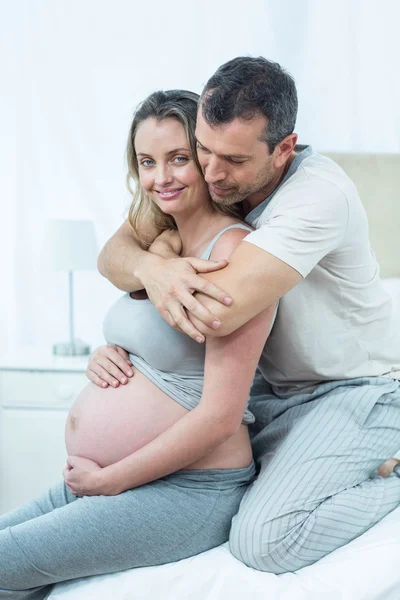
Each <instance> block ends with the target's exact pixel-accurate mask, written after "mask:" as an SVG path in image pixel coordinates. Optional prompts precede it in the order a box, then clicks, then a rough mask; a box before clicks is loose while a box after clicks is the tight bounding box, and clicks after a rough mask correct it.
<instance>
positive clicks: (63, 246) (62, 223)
mask: <svg viewBox="0 0 400 600" xmlns="http://www.w3.org/2000/svg"><path fill="white" fill-rule="evenodd" d="M97 254H98V249H97V243H96V237H95V232H94V225H93V222H92V221H68V220H50V221H48V223H47V230H46V234H45V240H44V244H43V250H42V260H43V264H44V266H45V267H46V268H47V269H49V270H51V271H86V270H92V269H95V268H96V265H97Z"/></svg>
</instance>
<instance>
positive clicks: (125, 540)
mask: <svg viewBox="0 0 400 600" xmlns="http://www.w3.org/2000/svg"><path fill="white" fill-rule="evenodd" d="M197 101H198V96H197V95H196V94H193V93H191V92H185V91H179V90H172V91H169V92H156V93H154V94H152V95H151V96H149V98H147V99H146V100H145V101H144V102H143V103H142V104H141V105H140V106H139V108H138V110H137V111H136V114H135V116H134V119H133V123H132V126H131V129H130V133H129V139H128V163H129V175H130V177H132V178H133V179H134V180H135V182H136V190H135V193H134V199H133V202H132V206H131V209H130V222H131V225H132V227H133V229H134V231H135V232H136V234H137V236H138V239H140V241H141V242H142V243H143V245H144V246H145V247H150V249H151V251H153V252H156V251H157V246H158V245H160V244H162V239H163V235H164V236H168V235H169V234H168V230H170V229H173V230H176V231H177V232H178V233H179V237H178V236H177V237H175V238H174V243H175V244H178V245H179V246H180V247H179V248H178V251H180V254H181V256H183V257H194V258H190V259H189V258H188V260H189V261H195V259H196V257H197V258H203V259H209V258H211V259H213V260H216V261H221V260H224V259H227V258H228V257H229V255H230V253H231V252H232V250H233V249H234V247H235V246H236V245H237V244H238V243H239V242H240V241H241V240H242V238H243V237H244V236H245V235H246V234H247V233H248V231H249V228H248V227H247V226H245V225H243V224H242V223H241V222H240V220H239V219H238V217H237V216H235V215H234V214H232V211H231V209H222V210H221V209H220V208H219V207H217V206H216V205H214V204H213V202H212V201H211V199H210V197H209V195H208V190H207V186H206V184H205V182H204V180H203V178H202V175H201V171H200V168H199V165H198V163H197V158H196V152H195V138H194V127H195V120H196V109H197ZM150 213H152V214H155V216H156V223H157V227H156V230H154V229H152V228H150V227H149V229H148V232H147V233H146V236H147V237H145V238H142V237H141V235H143V231H144V230H145V229H144V227H143V223H146V222H147V221H150V220H149V219H148V215H149V214H150ZM151 221H153V219H151ZM139 224H140V231H141V232H142V234H139ZM163 231H166V233H164V234H163V233H162V232H163ZM158 234H161V237H160V238H158V239H157V241H156V242H154V240H155V238H156V237H157V235H158ZM179 240H180V241H179ZM153 242H154V244H153V245H152V243H153ZM216 266H217V267H220V266H221V264H220V263H217V265H216ZM272 319H273V314H272V312H271V311H265V312H264V313H261V314H260V315H259V316H258V317H256V318H255V319H253V320H252V321H250V322H249V323H247V324H246V325H244V326H243V327H242V328H241V329H239V330H238V331H236V332H234V333H233V334H231V335H228V336H226V337H225V338H216V339H207V340H206V343H205V344H198V343H197V342H195V341H194V340H192V339H191V338H189V337H188V336H186V335H184V334H183V333H181V332H179V331H177V330H175V329H173V328H171V327H170V326H169V325H168V324H167V323H166V322H165V321H164V320H163V319H162V318H161V316H160V315H159V313H158V311H157V309H156V308H155V307H154V306H153V305H152V304H151V302H150V301H149V300H148V299H147V298H146V297H144V293H143V292H141V293H136V294H135V293H131V294H129V293H127V294H125V295H124V296H122V297H121V298H120V300H119V301H118V302H117V303H116V304H115V305H114V306H113V307H112V308H111V309H110V311H109V312H108V314H107V316H106V318H105V321H104V334H105V338H106V341H107V342H108V343H109V344H115V345H118V346H119V347H121V348H124V349H125V350H126V351H127V352H129V357H130V360H131V362H132V364H133V367H134V371H135V374H134V376H133V377H132V378H131V379H129V381H128V383H127V385H124V386H119V387H107V388H106V389H102V388H101V387H99V386H97V385H95V384H94V383H89V384H88V386H87V387H86V388H85V389H84V390H83V391H82V392H81V394H80V395H79V397H78V398H77V400H76V402H75V404H74V405H73V407H72V409H71V411H70V414H69V416H68V420H67V426H66V445H67V451H68V454H69V458H68V464H67V467H66V468H65V470H64V479H65V480H64V481H62V482H60V483H59V484H57V485H55V486H54V487H52V488H51V489H50V490H48V491H47V492H46V493H45V494H44V495H43V496H41V497H39V498H37V499H35V500H32V501H31V502H28V503H27V504H25V505H23V506H21V507H19V508H17V509H15V510H14V511H12V512H10V513H8V514H5V515H3V516H0V598H1V599H5V598H7V599H13V600H22V599H24V600H25V599H29V600H39V599H42V598H44V597H45V596H46V595H47V594H48V593H49V591H50V589H51V585H52V584H54V583H56V582H59V581H65V580H69V579H74V578H77V577H84V576H89V575H94V574H100V573H111V572H116V571H121V570H124V569H129V568H133V567H141V566H150V565H158V564H163V563H167V562H171V561H176V560H179V559H182V558H186V557H188V556H192V555H194V554H197V553H199V552H203V551H205V550H207V549H209V548H212V547H214V546H216V545H219V544H221V543H223V542H225V541H226V540H227V539H228V535H229V529H230V524H231V519H232V517H233V516H234V515H235V513H236V512H237V510H238V507H239V503H240V500H241V498H242V496H243V494H244V492H245V490H246V487H247V485H248V484H249V483H250V482H251V481H252V480H253V478H254V465H253V461H252V455H251V447H250V442H249V437H248V432H247V424H248V423H250V422H252V420H253V416H252V414H251V413H250V412H249V411H248V410H247V408H246V406H247V400H248V394H249V389H250V386H251V383H252V379H253V376H254V372H255V369H256V365H257V362H258V359H259V356H260V354H261V351H262V348H263V345H264V343H265V340H266V337H267V334H268V331H269V329H270V326H271V322H272Z"/></svg>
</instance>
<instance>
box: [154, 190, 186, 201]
mask: <svg viewBox="0 0 400 600" xmlns="http://www.w3.org/2000/svg"><path fill="white" fill-rule="evenodd" d="M184 189H185V188H175V189H174V190H164V191H161V190H155V191H156V192H157V194H158V195H159V196H160V198H161V199H162V200H172V199H173V198H176V197H177V196H179V194H180V193H181V192H183V190H184Z"/></svg>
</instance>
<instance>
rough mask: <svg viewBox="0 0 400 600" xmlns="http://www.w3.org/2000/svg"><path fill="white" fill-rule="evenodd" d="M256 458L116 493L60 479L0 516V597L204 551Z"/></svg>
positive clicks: (23, 596)
mask: <svg viewBox="0 0 400 600" xmlns="http://www.w3.org/2000/svg"><path fill="white" fill-rule="evenodd" d="M254 473H255V469H254V464H253V463H252V464H251V465H250V466H249V467H247V468H244V469H209V470H185V471H178V472H177V473H173V474H172V475H169V476H168V477H164V478H162V479H158V480H157V481H153V482H151V483H149V484H146V485H143V486H141V487H138V488H135V489H132V490H127V491H125V492H123V493H122V494H119V495H118V496H84V497H83V498H76V497H75V496H73V495H72V494H71V493H70V491H69V490H68V488H67V487H66V486H65V484H64V482H62V483H59V484H57V485H55V486H54V487H52V488H50V489H49V490H48V491H47V492H46V493H45V494H43V495H42V496H41V497H39V498H37V499H36V500H32V501H30V502H28V503H27V504H24V505H23V506H21V507H19V508H17V509H15V510H14V511H11V512H9V513H7V514H5V515H2V516H0V598H1V599H5V598H7V599H12V600H27V599H29V600H42V599H43V598H45V596H46V595H47V594H48V593H49V592H50V591H51V586H52V584H54V583H56V582H58V581H66V580H68V579H75V578H78V577H85V576H88V575H96V574H101V573H113V572H116V571H123V570H125V569H131V568H133V567H143V566H151V565H160V564H163V563H168V562H172V561H176V560H180V559H182V558H187V557H189V556H193V555H195V554H198V553H200V552H204V551H205V550H208V549H210V548H213V547H215V546H217V545H219V544H222V543H223V542H226V541H227V539H228V537H229V530H230V527H231V521H232V517H233V516H234V515H235V514H236V512H237V510H238V508H239V504H240V501H241V499H242V496H243V494H244V492H245V490H246V487H247V486H248V485H249V483H251V481H252V480H253V479H254Z"/></svg>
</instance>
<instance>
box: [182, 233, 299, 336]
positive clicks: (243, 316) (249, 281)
mask: <svg viewBox="0 0 400 600" xmlns="http://www.w3.org/2000/svg"><path fill="white" fill-rule="evenodd" d="M202 277H203V278H205V279H207V281H210V282H212V283H214V284H215V285H218V286H221V287H223V288H224V289H225V290H227V292H228V293H229V295H230V296H231V297H232V298H233V299H234V300H233V303H232V304H231V305H230V306H229V307H226V306H223V305H222V304H219V303H218V302H215V301H214V300H213V299H212V298H210V297H208V296H205V295H204V294H201V293H197V294H195V296H196V298H197V299H198V300H200V302H201V303H202V304H203V305H204V306H205V307H206V308H207V309H208V310H209V311H210V312H212V313H213V314H214V315H215V316H216V318H217V319H219V320H220V321H221V323H222V324H221V326H220V327H218V329H211V328H210V327H207V326H205V325H204V323H202V322H201V321H200V320H199V319H198V318H197V317H196V316H195V315H193V314H191V313H189V318H190V321H191V322H192V323H193V325H194V326H195V327H196V328H197V329H198V330H199V331H201V332H202V333H203V334H204V335H207V336H210V337H221V336H225V335H228V334H230V333H232V332H233V331H236V330H237V329H238V328H239V327H241V326H242V325H243V324H244V323H247V322H248V321H250V319H252V318H253V317H255V316H256V315H258V314H259V313H260V312H261V311H263V310H264V309H266V308H268V307H270V306H275V305H276V303H277V302H278V300H279V298H281V297H282V296H283V295H284V294H286V293H287V292H288V291H289V290H290V289H292V288H293V287H294V286H295V285H296V284H297V283H299V281H301V279H302V276H301V275H300V273H299V272H298V271H296V270H295V269H293V268H292V267H290V266H289V265H288V264H287V263H285V262H283V261H282V260H280V259H279V258H276V257H275V256H273V255H272V254H270V253H269V252H266V251H265V250H262V249H261V248H258V247H257V246H255V245H254V244H251V243H248V242H246V241H243V242H241V243H240V244H239V246H238V247H237V248H236V249H235V250H234V251H233V253H232V255H231V256H230V258H229V264H228V266H227V267H225V269H222V270H221V271H218V272H215V273H207V274H205V275H202Z"/></svg>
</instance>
